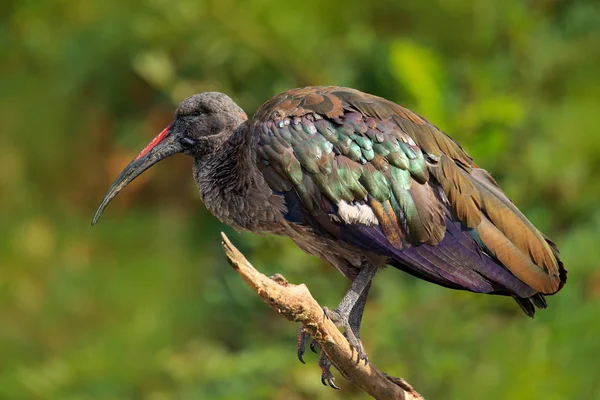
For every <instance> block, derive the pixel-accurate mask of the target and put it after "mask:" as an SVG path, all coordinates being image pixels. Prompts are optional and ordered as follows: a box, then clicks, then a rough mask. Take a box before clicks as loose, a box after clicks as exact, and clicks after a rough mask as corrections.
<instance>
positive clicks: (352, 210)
mask: <svg viewBox="0 0 600 400" xmlns="http://www.w3.org/2000/svg"><path fill="white" fill-rule="evenodd" d="M337 206H338V212H337V215H332V216H331V218H332V219H334V220H337V221H343V222H345V223H347V224H363V225H379V221H378V220H377V217H376V216H375V213H373V210H372V209H371V207H369V206H368V205H367V204H353V205H351V204H348V203H346V202H345V201H340V202H339V203H338V204H337Z"/></svg>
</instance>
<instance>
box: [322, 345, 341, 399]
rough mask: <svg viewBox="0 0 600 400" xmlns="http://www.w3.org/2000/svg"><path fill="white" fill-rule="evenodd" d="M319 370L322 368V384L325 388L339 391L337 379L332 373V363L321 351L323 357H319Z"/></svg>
mask: <svg viewBox="0 0 600 400" xmlns="http://www.w3.org/2000/svg"><path fill="white" fill-rule="evenodd" d="M319 368H321V383H322V384H323V385H325V386H329V387H331V388H333V389H338V390H339V387H337V386H336V384H335V377H334V376H333V374H332V373H331V371H330V368H331V361H329V359H328V358H327V356H326V355H325V352H323V351H321V355H320V356H319Z"/></svg>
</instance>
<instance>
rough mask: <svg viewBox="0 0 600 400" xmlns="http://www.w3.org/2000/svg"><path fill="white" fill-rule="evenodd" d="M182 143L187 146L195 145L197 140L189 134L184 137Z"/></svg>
mask: <svg viewBox="0 0 600 400" xmlns="http://www.w3.org/2000/svg"><path fill="white" fill-rule="evenodd" d="M179 141H180V142H181V144H182V145H184V146H185V147H192V146H193V145H195V144H196V141H195V140H194V139H192V138H189V137H187V136H184V137H182V138H181V139H180V140H179Z"/></svg>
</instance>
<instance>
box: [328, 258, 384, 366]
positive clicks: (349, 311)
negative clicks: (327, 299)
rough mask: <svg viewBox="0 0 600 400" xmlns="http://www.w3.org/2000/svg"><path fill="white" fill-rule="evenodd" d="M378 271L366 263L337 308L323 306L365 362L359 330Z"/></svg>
mask: <svg viewBox="0 0 600 400" xmlns="http://www.w3.org/2000/svg"><path fill="white" fill-rule="evenodd" d="M376 272H377V266H376V265H373V264H372V263H370V262H366V263H364V264H363V267H362V268H361V269H360V271H359V273H358V275H357V276H356V278H355V279H354V280H353V281H352V285H350V289H349V290H348V292H347V293H346V295H345V296H344V298H343V299H342V301H341V302H340V304H339V305H338V306H337V307H336V308H335V310H329V309H328V308H327V307H323V311H324V312H325V315H326V316H327V317H328V318H329V319H331V320H332V321H333V322H334V323H335V324H336V325H337V326H340V327H343V328H344V331H345V332H344V333H345V335H346V338H347V339H348V343H350V346H352V348H353V349H354V350H356V352H357V353H358V360H359V361H360V360H364V361H365V364H366V362H367V355H366V354H365V352H364V350H363V347H362V343H361V341H360V336H359V334H358V331H359V329H360V322H361V320H362V314H363V311H364V309H365V303H366V301H367V296H368V294H369V288H370V286H371V280H372V279H373V277H374V276H375V273H376Z"/></svg>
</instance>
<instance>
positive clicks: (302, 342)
mask: <svg viewBox="0 0 600 400" xmlns="http://www.w3.org/2000/svg"><path fill="white" fill-rule="evenodd" d="M308 342H310V345H309V347H310V350H311V351H312V352H313V353H315V354H316V353H317V349H316V346H318V345H317V343H316V342H315V341H314V340H313V339H312V338H311V337H310V335H309V334H308V332H306V328H305V327H304V325H302V324H300V329H298V360H300V362H301V363H302V364H306V363H305V362H304V358H303V356H304V353H305V351H306V344H307V343H308Z"/></svg>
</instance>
